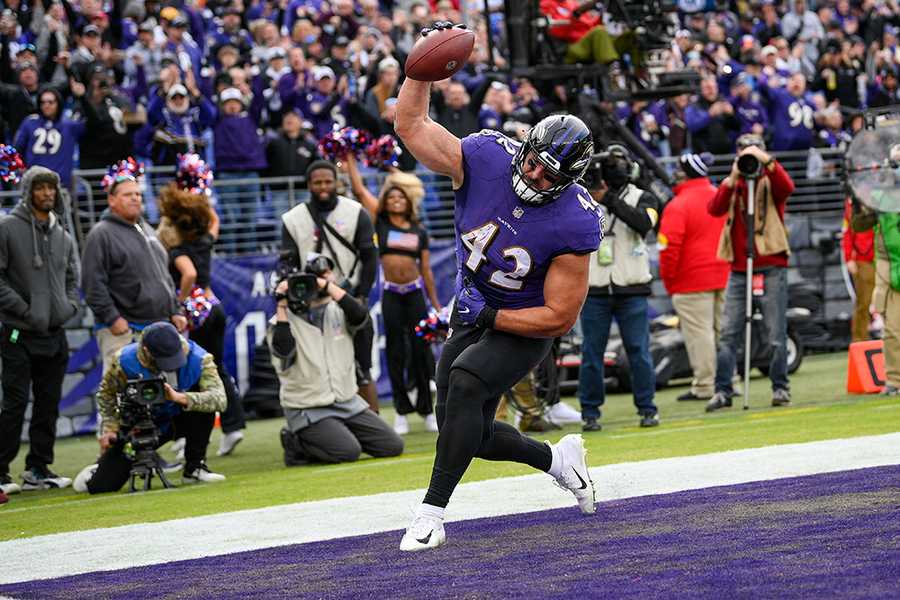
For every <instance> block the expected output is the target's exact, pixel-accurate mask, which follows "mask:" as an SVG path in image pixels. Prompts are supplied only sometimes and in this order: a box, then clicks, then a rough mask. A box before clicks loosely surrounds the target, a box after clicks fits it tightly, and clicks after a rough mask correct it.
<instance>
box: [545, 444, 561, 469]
mask: <svg viewBox="0 0 900 600" xmlns="http://www.w3.org/2000/svg"><path fill="white" fill-rule="evenodd" d="M547 445H548V446H550V454H551V455H552V456H553V458H552V459H551V460H550V470H549V471H547V473H549V474H550V475H552V476H553V477H559V475H560V473H562V468H563V464H562V457H561V456H560V455H559V448H557V447H556V445H554V444H547Z"/></svg>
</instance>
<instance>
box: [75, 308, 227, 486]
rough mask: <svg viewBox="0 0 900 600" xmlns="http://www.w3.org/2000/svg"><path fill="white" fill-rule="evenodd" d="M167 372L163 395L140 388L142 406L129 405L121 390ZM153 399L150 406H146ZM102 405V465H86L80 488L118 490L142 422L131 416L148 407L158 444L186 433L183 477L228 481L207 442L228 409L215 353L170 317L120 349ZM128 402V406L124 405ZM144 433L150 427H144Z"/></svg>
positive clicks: (77, 483)
mask: <svg viewBox="0 0 900 600" xmlns="http://www.w3.org/2000/svg"><path fill="white" fill-rule="evenodd" d="M159 377H163V378H164V379H165V383H162V384H161V388H162V389H161V390H160V394H159V395H160V396H162V397H157V398H153V399H151V400H149V401H148V398H147V396H148V394H147V393H146V391H142V392H141V393H140V394H138V395H139V396H140V397H142V402H141V404H140V405H139V406H138V407H133V406H126V403H125V402H123V399H122V396H123V394H124V393H125V391H126V386H128V385H129V384H131V385H134V382H135V380H145V381H149V382H152V380H154V379H155V378H159ZM148 404H149V406H147V405H148ZM97 405H98V408H99V410H100V418H101V425H100V427H101V429H100V430H101V432H102V433H101V436H100V450H101V452H102V453H103V455H102V456H101V457H100V461H99V463H98V464H97V465H91V466H89V467H86V468H85V469H83V470H82V472H81V473H79V475H78V477H76V479H75V483H74V488H75V490H76V491H89V492H90V493H92V494H100V493H103V492H114V491H117V490H119V489H120V488H121V487H122V486H123V485H124V484H125V482H126V481H128V477H129V474H130V472H131V465H132V459H131V458H130V457H129V454H130V453H131V451H132V449H134V446H135V445H136V442H135V440H132V439H130V438H131V437H132V436H133V435H134V431H136V430H138V429H139V428H138V427H135V426H136V425H138V423H134V422H129V420H128V419H129V415H130V414H131V413H132V412H138V413H139V412H140V411H139V410H136V409H139V408H140V407H144V408H147V409H148V410H149V413H150V416H151V418H152V423H153V426H155V428H156V431H155V432H154V433H155V435H156V436H157V438H156V440H155V442H156V443H155V444H153V446H154V447H155V448H158V447H159V446H161V445H162V444H164V443H165V442H167V441H169V440H172V439H175V438H178V437H184V438H186V445H185V449H184V454H185V467H184V473H183V475H182V481H183V482H184V483H198V482H204V483H209V482H216V481H223V480H224V479H225V476H224V475H219V474H218V473H213V472H211V471H210V470H209V467H207V466H206V447H207V446H208V445H209V437H210V434H211V433H212V429H213V423H214V422H215V413H216V411H224V410H225V405H226V400H225V388H224V386H223V385H222V380H221V379H220V378H219V372H218V370H217V369H216V364H215V362H214V361H213V356H212V354H209V353H207V352H206V351H205V350H204V349H203V348H201V347H200V346H198V345H197V344H196V343H194V342H192V341H188V340H185V339H184V338H182V337H181V336H180V335H179V334H178V331H177V330H176V329H175V327H174V326H173V325H172V324H171V323H163V322H160V323H154V324H152V325H149V326H147V327H146V328H144V331H143V335H142V337H141V341H140V342H135V343H132V344H129V345H127V346H125V347H124V348H122V350H121V351H119V352H118V353H117V354H116V356H115V358H114V359H113V363H112V366H111V367H110V369H109V370H108V371H107V372H106V374H105V375H104V376H103V380H102V381H101V382H100V389H99V390H98V391H97ZM123 408H124V409H125V410H123ZM141 432H142V433H145V430H143V429H141Z"/></svg>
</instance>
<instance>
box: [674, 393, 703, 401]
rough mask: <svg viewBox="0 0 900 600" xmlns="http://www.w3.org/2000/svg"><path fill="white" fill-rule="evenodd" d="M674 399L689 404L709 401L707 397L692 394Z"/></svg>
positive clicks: (685, 394)
mask: <svg viewBox="0 0 900 600" xmlns="http://www.w3.org/2000/svg"><path fill="white" fill-rule="evenodd" d="M675 399H676V400H678V401H679V402H690V401H692V400H709V396H698V395H697V394H695V393H694V392H685V393H684V394H682V395H680V396H678V397H677V398H675Z"/></svg>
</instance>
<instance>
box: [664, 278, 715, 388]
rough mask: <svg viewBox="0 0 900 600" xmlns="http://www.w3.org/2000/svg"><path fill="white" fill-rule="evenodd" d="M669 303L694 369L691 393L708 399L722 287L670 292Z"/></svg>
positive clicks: (713, 380)
mask: <svg viewBox="0 0 900 600" xmlns="http://www.w3.org/2000/svg"><path fill="white" fill-rule="evenodd" d="M672 305H673V306H674V307H675V312H676V313H677V314H678V321H679V327H680V328H681V333H682V335H683V336H684V345H685V348H687V353H688V359H689V360H690V361H691V370H692V371H693V372H694V379H693V380H692V381H691V392H692V393H693V394H694V395H695V396H699V397H700V398H710V397H712V395H713V392H714V391H715V380H716V342H717V340H718V339H719V329H720V328H721V324H722V308H723V307H724V306H725V290H714V291H711V292H694V293H691V294H673V295H672Z"/></svg>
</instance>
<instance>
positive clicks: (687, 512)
mask: <svg viewBox="0 0 900 600" xmlns="http://www.w3.org/2000/svg"><path fill="white" fill-rule="evenodd" d="M599 484H600V485H602V482H599ZM548 485H549V483H548ZM510 502H511V503H512V502H515V499H510ZM573 504H574V501H573ZM375 510H377V508H375ZM400 535H401V534H400V532H397V531H394V532H389V533H382V534H376V535H367V536H359V537H354V538H343V539H336V540H329V541H325V542H316V543H310V544H298V545H294V546H283V547H279V548H270V549H266V550H259V551H254V552H242V553H239V554H231V555H227V556H217V557H210V558H204V559H198V560H189V561H181V562H173V563H170V564H165V565H155V566H150V567H139V568H133V569H125V570H120V571H109V572H101V573H91V574H86V575H78V576H73V577H64V578H60V579H53V580H44V581H32V582H27V583H20V584H15V585H8V586H0V594H2V595H8V596H12V597H16V598H151V597H170V598H279V597H283V598H298V597H309V598H336V597H340V598H403V597H410V598H413V597H415V598H460V597H466V598H469V597H487V596H491V597H498V596H499V597H511V596H525V597H534V598H572V597H599V596H603V597H625V596H628V597H633V598H648V597H673V596H692V597H696V596H700V597H709V598H712V597H716V598H730V597H738V598H760V597H767V598H773V597H778V598H785V597H817V598H818V597H841V598H848V597H859V598H888V597H892V598H896V597H897V596H898V593H900V467H881V468H873V469H861V470H857V471H845V472H839V473H831V474H826V475H816V476H810V477H797V478H791V479H780V480H776V481H765V482H758V483H750V484H744V485H737V486H727V487H716V488H707V489H702V490H695V491H690V492H681V493H677V494H666V495H660V496H645V497H640V498H630V499H627V500H619V501H615V502H607V503H604V504H601V505H600V506H599V507H598V510H597V514H596V515H593V516H587V517H586V516H582V515H581V514H580V513H579V512H578V510H577V509H576V508H575V507H574V506H573V507H572V508H570V509H560V510H550V511H543V512H536V513H527V514H520V515H510V516H505V517H498V518H491V519H478V520H473V521H466V522H460V523H450V524H449V525H447V535H448V542H447V545H445V546H443V547H442V548H440V549H438V550H433V551H428V552H422V553H412V554H405V553H401V552H399V551H398V549H397V547H398V545H399V543H400ZM133 542H134V544H135V545H140V540H137V539H135V540H133ZM210 552H215V549H214V548H210ZM35 576H40V570H39V567H36V571H35Z"/></svg>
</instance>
